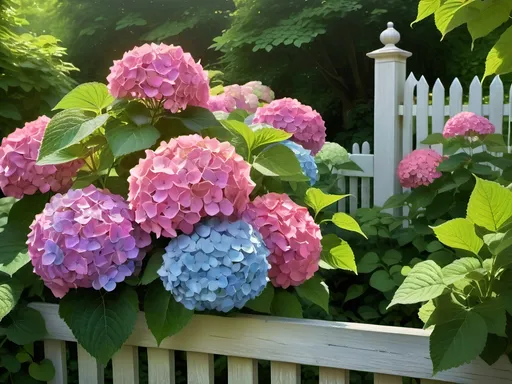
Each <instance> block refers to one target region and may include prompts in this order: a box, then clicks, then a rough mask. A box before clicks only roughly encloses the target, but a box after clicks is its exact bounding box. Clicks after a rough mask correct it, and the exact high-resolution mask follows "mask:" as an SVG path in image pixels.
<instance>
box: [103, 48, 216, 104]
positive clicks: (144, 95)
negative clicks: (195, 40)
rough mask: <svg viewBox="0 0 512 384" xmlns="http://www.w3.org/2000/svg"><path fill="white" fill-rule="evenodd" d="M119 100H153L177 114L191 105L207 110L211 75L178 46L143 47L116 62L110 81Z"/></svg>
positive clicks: (108, 78)
mask: <svg viewBox="0 0 512 384" xmlns="http://www.w3.org/2000/svg"><path fill="white" fill-rule="evenodd" d="M107 80H108V89H109V91H110V93H111V94H112V95H113V96H114V97H116V98H138V99H154V100H158V101H162V102H163V107H164V108H165V109H168V110H170V111H171V112H173V113H175V112H177V111H179V110H181V109H185V108H187V106H188V105H191V106H197V107H207V105H208V99H209V97H210V86H209V80H208V74H207V73H206V71H204V70H203V67H202V66H201V64H199V63H198V62H197V63H196V62H195V61H194V58H193V57H192V56H191V55H190V53H188V52H184V51H183V49H182V48H181V47H179V46H173V45H166V44H163V43H162V44H160V45H157V44H144V45H142V46H140V47H135V48H133V49H132V50H131V51H128V52H125V54H124V55H123V58H122V59H121V60H116V61H114V65H113V66H112V67H111V68H110V74H109V76H108V77H107Z"/></svg>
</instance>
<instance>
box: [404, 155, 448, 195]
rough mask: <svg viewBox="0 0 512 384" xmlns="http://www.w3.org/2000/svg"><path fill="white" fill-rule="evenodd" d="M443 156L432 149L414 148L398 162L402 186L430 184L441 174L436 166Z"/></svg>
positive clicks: (413, 186)
mask: <svg viewBox="0 0 512 384" xmlns="http://www.w3.org/2000/svg"><path fill="white" fill-rule="evenodd" d="M442 161H443V157H442V156H441V155H440V154H439V153H437V152H436V151H434V150H433V149H416V150H414V151H412V152H411V153H410V154H408V155H407V156H405V157H404V158H403V159H402V161H400V164H398V170H397V174H398V178H399V180H400V184H401V185H402V187H404V188H417V187H419V186H421V185H425V186H426V185H430V184H431V183H432V182H433V181H434V180H435V179H437V178H439V177H441V176H442V173H441V172H439V171H438V170H437V166H438V165H439V164H440V163H441V162H442Z"/></svg>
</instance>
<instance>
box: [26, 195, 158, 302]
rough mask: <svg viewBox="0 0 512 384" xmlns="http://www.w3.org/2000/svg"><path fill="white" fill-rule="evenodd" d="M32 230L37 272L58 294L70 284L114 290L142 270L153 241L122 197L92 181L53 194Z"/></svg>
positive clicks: (30, 238)
mask: <svg viewBox="0 0 512 384" xmlns="http://www.w3.org/2000/svg"><path fill="white" fill-rule="evenodd" d="M30 229H31V232H30V233H29V235H28V241H27V244H28V253H29V255H30V258H31V260H32V265H33V266H34V272H35V273H36V274H38V275H39V276H41V278H42V279H43V281H44V283H45V285H46V286H47V287H48V288H50V289H51V291H52V293H53V294H54V296H55V297H59V298H60V297H63V296H64V295H65V294H66V293H67V292H68V291H69V289H71V288H79V287H80V288H91V287H92V288H94V289H96V290H100V289H102V288H103V289H105V290H107V291H112V290H114V288H115V287H116V284H117V283H120V282H122V281H124V280H125V279H126V278H127V277H129V276H131V275H132V274H134V273H136V272H137V271H138V269H140V267H141V265H142V259H143V258H144V256H145V250H144V248H145V247H147V246H149V245H150V243H151V238H150V236H149V235H148V234H146V233H144V232H142V231H140V229H139V228H138V227H137V226H136V225H134V224H133V212H132V211H131V210H130V209H129V207H128V204H127V203H126V201H124V199H123V198H122V197H121V196H118V195H114V194H111V193H110V192H108V191H101V190H99V189H97V188H96V187H94V186H92V185H91V186H88V187H87V188H85V189H83V190H69V191H68V192H67V193H66V194H63V195H62V194H56V195H55V196H53V197H52V198H51V200H50V202H49V203H48V204H46V206H45V208H44V210H43V212H42V213H40V214H39V215H37V216H36V217H35V219H34V222H33V223H32V225H31V226H30Z"/></svg>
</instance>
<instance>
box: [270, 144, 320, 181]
mask: <svg viewBox="0 0 512 384" xmlns="http://www.w3.org/2000/svg"><path fill="white" fill-rule="evenodd" d="M279 144H282V145H284V146H285V147H287V148H290V149H291V150H292V152H293V153H294V154H295V157H296V158H297V160H298V161H299V164H300V167H301V168H302V172H304V174H305V175H306V176H307V177H309V184H310V185H315V183H316V182H317V181H318V167H317V165H316V163H315V158H314V157H313V156H311V151H310V150H308V149H304V148H303V147H302V145H300V144H297V143H294V142H293V141H290V140H285V141H282V142H281V143H279Z"/></svg>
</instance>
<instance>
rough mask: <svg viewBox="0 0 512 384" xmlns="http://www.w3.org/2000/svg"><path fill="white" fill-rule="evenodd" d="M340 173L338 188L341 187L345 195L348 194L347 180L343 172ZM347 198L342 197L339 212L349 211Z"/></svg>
mask: <svg viewBox="0 0 512 384" xmlns="http://www.w3.org/2000/svg"><path fill="white" fill-rule="evenodd" d="M338 175H339V179H338V188H339V189H340V191H341V194H342V195H344V194H346V192H345V191H346V190H347V182H346V180H345V179H346V178H345V176H344V175H343V174H341V173H338ZM346 206H347V199H341V200H340V201H339V202H338V212H346V211H347V208H346Z"/></svg>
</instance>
